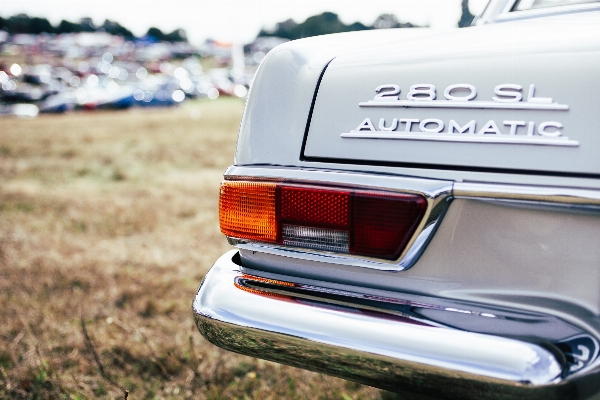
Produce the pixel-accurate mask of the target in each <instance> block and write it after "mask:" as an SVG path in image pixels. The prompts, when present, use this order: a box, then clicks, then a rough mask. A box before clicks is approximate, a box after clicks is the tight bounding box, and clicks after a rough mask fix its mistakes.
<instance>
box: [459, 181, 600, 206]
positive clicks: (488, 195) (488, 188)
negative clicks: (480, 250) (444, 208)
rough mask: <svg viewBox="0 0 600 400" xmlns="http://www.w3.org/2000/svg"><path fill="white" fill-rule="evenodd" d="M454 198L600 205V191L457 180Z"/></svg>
mask: <svg viewBox="0 0 600 400" xmlns="http://www.w3.org/2000/svg"><path fill="white" fill-rule="evenodd" d="M452 193H453V197H454V198H467V199H473V198H474V199H491V200H515V201H528V202H537V203H547V204H562V205H569V206H580V207H594V208H596V207H600V191H598V190H586V189H572V188H560V187H557V188H552V187H536V186H516V185H501V184H490V183H471V182H456V183H455V184H454V188H453V190H452Z"/></svg>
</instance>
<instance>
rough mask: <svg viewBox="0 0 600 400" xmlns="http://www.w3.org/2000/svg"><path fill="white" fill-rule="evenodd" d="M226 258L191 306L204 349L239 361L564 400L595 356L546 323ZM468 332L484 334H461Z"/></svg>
mask: <svg viewBox="0 0 600 400" xmlns="http://www.w3.org/2000/svg"><path fill="white" fill-rule="evenodd" d="M232 257H234V258H235V257H237V253H236V252H235V251H231V252H229V253H226V254H225V255H224V256H222V257H221V258H220V259H219V260H218V261H217V263H216V264H215V266H214V267H213V268H212V269H211V271H210V272H209V274H208V275H207V276H206V278H205V280H204V282H203V284H202V285H201V287H200V289H199V291H198V293H197V295H196V298H195V300H194V303H193V308H194V312H195V317H196V323H197V326H198V329H199V330H200V332H201V333H202V334H203V335H204V336H205V337H206V338H207V339H208V340H209V341H211V342H213V343H214V344H217V345H219V346H221V347H223V348H226V349H229V350H232V351H237V352H240V353H243V354H248V355H252V356H257V357H260V358H266V359H270V360H273V361H278V362H283V363H286V364H291V365H294V366H299V367H303V368H308V369H312V370H316V371H321V372H325V373H329V374H332V375H337V376H341V377H344V378H348V379H352V380H357V381H360V382H363V383H367V384H370V385H374V386H378V387H382V388H387V389H393V390H398V389H399V388H400V390H402V388H403V387H404V385H406V386H408V385H409V384H410V385H411V386H412V387H413V389H414V390H416V391H417V392H419V393H422V394H427V395H430V396H433V397H435V396H437V397H444V396H445V395H446V394H447V393H446V392H445V390H447V388H448V387H452V388H453V391H454V392H453V394H454V396H453V397H456V398H461V397H466V396H467V395H469V396H473V392H472V391H473V390H477V391H479V390H481V391H482V392H481V393H490V394H486V395H484V394H482V396H481V398H485V397H494V396H496V397H502V395H505V396H511V397H515V398H517V397H524V396H531V395H533V394H535V395H536V397H537V396H540V397H545V396H549V397H554V396H556V397H558V398H564V397H566V396H567V394H568V393H567V392H568V391H569V390H571V389H572V388H571V387H570V386H569V385H568V384H567V383H568V382H569V381H568V380H566V381H565V380H564V377H565V376H567V375H569V374H571V373H575V372H578V371H581V370H582V369H583V368H585V367H586V366H587V365H590V363H591V362H593V361H594V360H595V359H596V357H597V354H598V342H597V340H596V339H595V338H593V337H592V336H591V335H590V334H587V333H585V332H583V331H582V330H581V329H579V328H577V327H575V326H572V325H570V324H568V323H566V322H564V321H562V320H560V319H558V318H555V317H552V316H546V315H541V314H536V313H522V312H515V311H511V310H504V309H486V308H483V307H481V306H479V305H468V304H449V305H448V306H441V305H439V302H440V301H441V300H440V299H431V303H427V302H415V301H412V300H403V299H398V298H395V297H386V296H373V295H367V294H364V293H360V292H358V291H357V292H351V291H346V290H338V289H329V288H323V287H316V286H310V285H304V284H296V283H292V282H288V281H280V280H277V279H275V278H264V277H259V276H251V275H247V274H245V273H242V272H240V271H239V270H240V268H241V267H240V265H238V264H237V263H236V262H234V260H233V259H232ZM238 261H239V260H238ZM436 301H437V303H438V304H437V305H436V304H435V303H436ZM444 301H446V300H444ZM477 318H481V319H482V321H483V320H485V321H487V322H485V323H478V322H477ZM477 327H480V328H479V329H484V330H485V329H488V330H489V331H488V332H484V333H485V334H482V333H479V332H477V331H473V330H472V329H470V328H473V329H477ZM494 331H496V332H497V333H494ZM519 332H520V334H519ZM536 332H538V333H540V334H542V335H544V334H549V335H555V336H556V337H554V338H550V339H547V340H544V338H542V337H538V338H536V336H535V335H536ZM559 332H562V333H559ZM561 334H565V335H570V336H566V337H564V338H562V339H561V338H560V337H559V335H561ZM557 335H558V336H557ZM518 337H521V338H522V339H516V338H518ZM536 343H540V344H536ZM542 343H543V345H541V344H542ZM550 343H553V344H550ZM563 362H564V363H566V364H563ZM415 385H416V388H415ZM444 388H446V389H444ZM490 390H493V392H489V391H490ZM492 394H493V396H492ZM496 397H494V398H496Z"/></svg>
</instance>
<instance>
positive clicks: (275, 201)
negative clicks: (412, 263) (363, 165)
mask: <svg viewBox="0 0 600 400" xmlns="http://www.w3.org/2000/svg"><path fill="white" fill-rule="evenodd" d="M426 210H427V200H426V199H425V198H424V197H423V196H421V195H417V194H401V193H395V192H386V191H379V190H354V189H347V188H336V187H329V186H313V185H295V184H287V183H274V182H257V181H225V182H223V183H222V184H221V191H220V197H219V222H220V225H221V232H223V233H224V234H225V235H226V236H228V237H232V238H238V239H247V240H250V241H257V242H264V243H274V244H279V245H284V246H291V247H299V248H306V249H315V250H322V251H330V252H337V253H346V254H353V255H358V256H368V257H375V258H382V259H388V260H394V259H397V258H398V257H399V256H400V254H401V253H402V251H403V250H404V248H405V247H406V245H407V244H408V242H409V241H410V239H411V238H412V236H413V234H414V233H415V231H416V229H417V227H418V226H419V224H420V223H421V221H422V219H423V216H424V215H425V212H426Z"/></svg>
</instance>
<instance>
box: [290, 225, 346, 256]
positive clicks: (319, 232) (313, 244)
mask: <svg viewBox="0 0 600 400" xmlns="http://www.w3.org/2000/svg"><path fill="white" fill-rule="evenodd" d="M282 228H283V229H282V242H283V244H286V245H288V246H294V247H306V248H309V249H319V250H327V251H336V252H339V253H348V232H344V231H335V230H333V229H324V228H314V227H310V226H297V225H282Z"/></svg>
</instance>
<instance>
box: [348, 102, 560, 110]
mask: <svg viewBox="0 0 600 400" xmlns="http://www.w3.org/2000/svg"><path fill="white" fill-rule="evenodd" d="M358 106H359V107H388V108H389V107H412V108H477V109H502V110H555V111H567V110H568V109H569V106H568V105H566V104H557V103H551V104H544V103H528V102H515V103H498V102H495V101H451V100H432V101H415V100H391V101H373V100H369V101H363V102H360V103H358Z"/></svg>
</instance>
